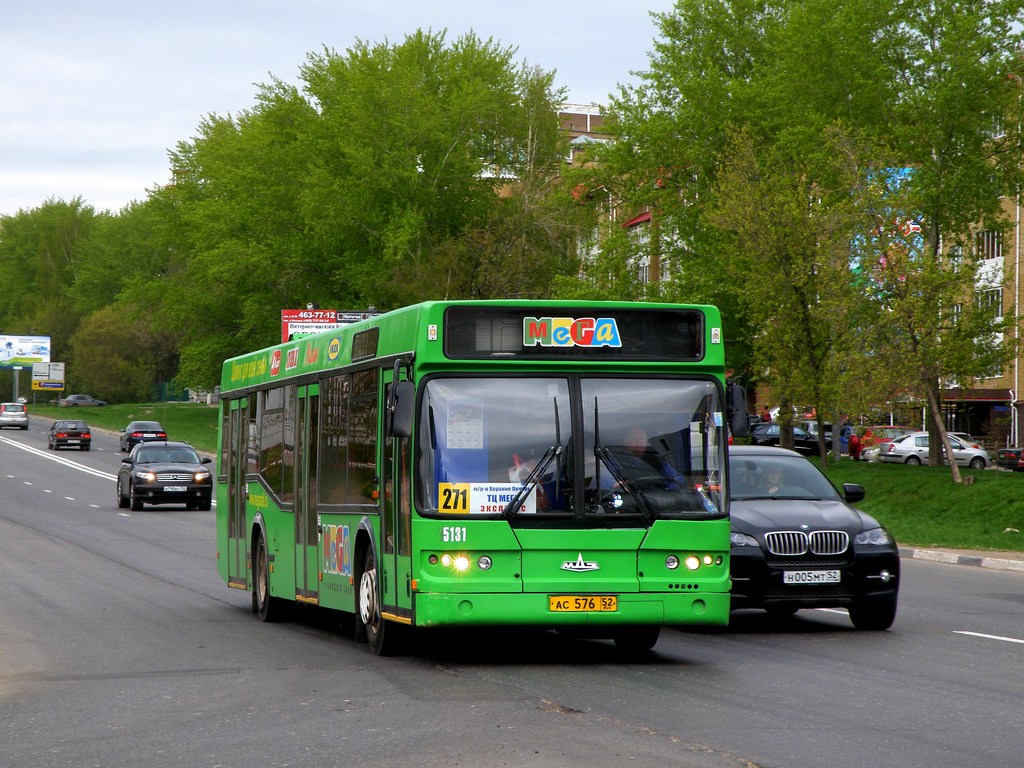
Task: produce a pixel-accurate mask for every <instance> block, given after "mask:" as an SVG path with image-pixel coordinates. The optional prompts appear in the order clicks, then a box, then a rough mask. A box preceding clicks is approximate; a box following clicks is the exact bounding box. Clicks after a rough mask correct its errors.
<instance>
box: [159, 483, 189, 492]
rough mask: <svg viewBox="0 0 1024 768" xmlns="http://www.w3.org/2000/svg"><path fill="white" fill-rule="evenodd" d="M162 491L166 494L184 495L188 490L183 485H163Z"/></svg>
mask: <svg viewBox="0 0 1024 768" xmlns="http://www.w3.org/2000/svg"><path fill="white" fill-rule="evenodd" d="M164 490H165V491H167V492H168V493H184V492H185V491H187V490H188V488H187V487H185V486H184V485H165V486H164Z"/></svg>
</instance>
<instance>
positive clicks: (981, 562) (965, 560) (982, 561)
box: [900, 547, 1024, 573]
mask: <svg viewBox="0 0 1024 768" xmlns="http://www.w3.org/2000/svg"><path fill="white" fill-rule="evenodd" d="M900 557H909V558H912V559H914V560H930V561H932V562H935V563H951V564H953V565H973V566H976V567H979V568H995V569H998V570H1002V571H1020V572H1021V573H1024V560H1008V559H1006V558H1003V557H987V556H985V555H964V554H960V553H958V552H942V551H940V550H934V549H909V548H904V547H900Z"/></svg>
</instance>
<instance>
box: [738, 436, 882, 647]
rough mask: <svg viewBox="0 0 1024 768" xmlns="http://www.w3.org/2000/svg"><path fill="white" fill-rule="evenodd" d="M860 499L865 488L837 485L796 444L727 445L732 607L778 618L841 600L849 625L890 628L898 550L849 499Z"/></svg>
mask: <svg viewBox="0 0 1024 768" xmlns="http://www.w3.org/2000/svg"><path fill="white" fill-rule="evenodd" d="M863 498H864V488H863V486H860V485H854V484H852V483H846V484H844V485H843V490H842V493H840V492H839V491H837V490H836V488H835V486H833V485H832V483H831V482H830V481H829V479H828V478H827V477H826V476H825V475H824V474H822V472H821V471H820V470H819V469H818V468H817V466H815V465H814V464H813V463H812V462H810V461H808V460H807V458H805V457H804V456H801V455H800V454H799V453H796V452H795V451H789V450H786V449H784V448H772V447H767V446H755V445H736V446H732V447H730V448H729V504H730V536H729V538H730V544H731V547H730V555H729V559H730V575H731V577H732V608H733V609H734V610H738V609H743V608H761V609H763V610H765V611H767V612H768V613H769V614H772V615H775V616H778V617H784V616H788V615H790V614H793V613H796V611H798V610H800V609H802V608H846V609H847V611H848V612H849V614H850V620H851V621H852V622H853V626H854V627H856V628H857V629H864V630H883V629H888V628H889V627H890V626H892V623H893V621H894V620H895V618H896V603H897V598H898V593H899V582H900V555H899V551H898V550H897V547H896V542H895V540H894V539H893V537H892V536H891V535H890V534H889V532H888V531H887V530H886V529H885V528H884V527H882V525H881V524H880V523H879V522H878V521H877V520H875V519H874V518H873V517H871V516H870V515H866V514H865V513H863V512H861V511H860V510H858V509H856V508H855V507H853V506H851V505H853V504H856V503H857V502H859V501H861V500H862V499H863Z"/></svg>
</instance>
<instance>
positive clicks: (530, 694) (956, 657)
mask: <svg viewBox="0 0 1024 768" xmlns="http://www.w3.org/2000/svg"><path fill="white" fill-rule="evenodd" d="M96 441H97V442H96V445H95V447H94V449H93V450H92V451H90V452H88V453H85V452H77V451H62V452H59V453H57V454H54V453H53V452H50V451H46V450H45V438H44V437H43V436H42V434H41V433H40V432H38V431H36V429H35V428H33V430H31V431H30V432H28V433H25V432H11V431H3V432H0V766H3V768H21V767H22V766H62V767H63V766H76V768H77V767H78V766H133V767H135V766H140V767H141V766H243V765H245V766H251V765H259V766H353V765H376V766H385V767H390V766H396V767H397V766H401V767H402V768H416V767H418V766H446V767H449V766H460V765H463V766H470V765H472V766H481V765H483V766H522V767H525V768H547V767H548V766H551V767H554V766H593V767H594V768H604V767H605V766H608V767H611V766H615V767H619V766H623V765H637V766H655V765H657V766H682V767H687V768H689V767H693V768H727V767H732V766H744V767H746V768H751V767H752V766H760V767H762V768H804V767H806V768H812V767H813V768H820V766H828V767H829V768H860V767H861V766H877V765H884V766H899V767H900V768H918V767H920V768H925V766H927V767H928V768H946V767H947V766H948V767H949V768H952V767H953V766H957V767H958V768H959V766H986V768H1021V766H1022V765H1024V700H1022V699H1024V663H1022V660H1024V572H1022V571H1013V570H1001V569H998V568H981V567H976V566H975V565H963V564H953V563H945V562H934V561H930V560H924V559H920V558H918V557H907V558H906V559H905V560H904V574H903V576H904V581H903V585H902V593H901V605H900V612H899V615H898V616H897V619H896V623H895V625H894V627H893V629H891V630H890V631H888V632H879V633H862V632H857V631H855V630H853V629H852V627H851V625H850V623H849V619H848V617H847V616H846V615H845V612H843V611H804V612H800V613H799V614H797V616H796V617H794V618H793V619H790V620H788V621H783V622H780V623H775V622H772V621H770V620H769V618H768V617H767V615H765V614H764V613H762V612H758V611H747V612H737V613H735V614H734V616H733V621H732V623H731V625H730V626H729V627H727V628H720V629H707V630H698V631H689V632H682V631H675V630H669V631H666V632H663V634H662V638H661V640H660V641H659V643H658V645H657V646H656V648H655V652H654V653H652V654H651V655H650V656H649V657H648V658H647V659H644V660H642V661H640V662H635V661H634V662H626V661H623V660H622V657H620V656H619V655H618V654H617V652H616V651H615V649H614V647H613V646H612V645H611V644H610V643H605V642H597V641H573V640H569V639H565V638H561V637H558V636H557V635H553V634H529V633H510V632H493V633H478V632H476V633H468V632H467V633H445V634H432V635H428V636H427V637H425V638H424V639H423V644H422V645H421V646H420V647H418V648H417V649H416V650H415V651H414V652H413V653H412V654H410V655H408V656H405V657H401V658H394V659H382V658H378V657H376V656H373V655H372V654H371V653H370V652H369V650H368V649H366V647H365V646H364V645H363V644H360V643H357V642H355V641H354V640H353V639H352V638H351V636H350V635H349V634H348V633H346V632H344V631H343V630H342V629H341V628H340V627H338V625H337V623H336V622H335V621H334V620H333V617H325V616H324V615H322V614H320V613H316V612H311V611H309V612H305V613H303V614H302V615H301V616H300V617H299V618H298V620H296V621H293V622H290V623H286V624H277V625H267V624H262V623H260V622H259V621H258V620H257V619H256V618H255V617H254V616H253V615H252V614H251V613H250V601H249V597H248V595H247V594H245V593H242V592H239V591H235V590H229V589H228V588H227V587H226V586H225V585H224V584H223V583H222V582H221V581H220V579H219V577H218V575H217V573H216V567H215V562H214V527H213V513H211V512H190V511H185V510H184V509H182V508H172V507H166V508H162V507H161V508H151V507H147V508H145V509H144V510H143V511H142V512H135V513H133V512H129V511H127V510H119V509H118V508H117V506H116V503H115V500H114V480H113V476H114V472H116V468H117V466H118V464H119V462H120V456H121V454H120V453H119V452H118V450H117V443H116V438H113V437H106V436H103V435H100V436H98V437H97V438H96Z"/></svg>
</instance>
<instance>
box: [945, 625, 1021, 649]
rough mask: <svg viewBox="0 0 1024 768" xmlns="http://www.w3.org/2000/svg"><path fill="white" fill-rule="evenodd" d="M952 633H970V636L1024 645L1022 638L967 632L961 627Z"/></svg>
mask: <svg viewBox="0 0 1024 768" xmlns="http://www.w3.org/2000/svg"><path fill="white" fill-rule="evenodd" d="M953 634H954V635H970V636H971V637H980V638H983V639H985V640H1002V641H1003V642H1004V643H1017V644H1018V645H1024V640H1021V639H1020V638H1017V637H1001V636H999V635H986V634H983V633H981V632H968V631H967V630H963V629H954V630H953Z"/></svg>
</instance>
